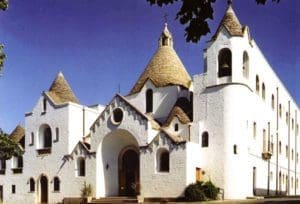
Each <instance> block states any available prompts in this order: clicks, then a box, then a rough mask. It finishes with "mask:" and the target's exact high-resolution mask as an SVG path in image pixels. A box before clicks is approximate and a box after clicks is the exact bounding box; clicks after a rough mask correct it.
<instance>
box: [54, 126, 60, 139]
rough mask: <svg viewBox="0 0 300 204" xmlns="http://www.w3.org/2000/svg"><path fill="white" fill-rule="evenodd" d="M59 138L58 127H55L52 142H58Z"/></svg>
mask: <svg viewBox="0 0 300 204" xmlns="http://www.w3.org/2000/svg"><path fill="white" fill-rule="evenodd" d="M58 140H59V128H55V140H54V141H53V142H58Z"/></svg>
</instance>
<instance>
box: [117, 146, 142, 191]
mask: <svg viewBox="0 0 300 204" xmlns="http://www.w3.org/2000/svg"><path fill="white" fill-rule="evenodd" d="M139 169H140V165H139V154H138V152H137V150H136V149H133V148H125V149H124V150H123V151H121V152H120V156H119V194H120V195H121V196H134V195H137V194H139V192H140V180H139V179H140V175H139V174H140V172H139Z"/></svg>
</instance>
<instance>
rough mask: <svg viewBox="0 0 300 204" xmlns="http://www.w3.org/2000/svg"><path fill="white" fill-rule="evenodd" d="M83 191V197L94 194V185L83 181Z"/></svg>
mask: <svg viewBox="0 0 300 204" xmlns="http://www.w3.org/2000/svg"><path fill="white" fill-rule="evenodd" d="M80 191H81V197H82V198H86V197H89V196H91V195H92V186H91V184H87V183H86V182H84V183H83V186H82V189H80Z"/></svg>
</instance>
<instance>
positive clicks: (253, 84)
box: [0, 6, 300, 203]
mask: <svg viewBox="0 0 300 204" xmlns="http://www.w3.org/2000/svg"><path fill="white" fill-rule="evenodd" d="M224 19H227V21H222V22H221V24H220V26H219V28H218V31H217V32H216V34H215V35H214V37H213V38H212V40H211V41H209V42H208V43H207V49H206V50H205V53H204V59H205V73H202V74H199V75H195V76H193V79H191V78H190V77H189V76H188V74H187V75H186V76H184V77H183V78H180V76H176V74H177V73H169V71H170V70H171V68H170V67H167V66H166V67H165V65H166V64H168V66H174V67H176V69H177V70H178V73H179V72H181V73H184V74H185V73H186V72H185V68H184V66H183V65H182V64H181V63H180V59H179V58H178V56H177V55H176V53H175V51H174V50H173V38H172V36H171V34H170V32H169V31H168V30H167V27H165V29H164V31H163V33H162V35H161V37H160V40H159V47H158V51H157V53H156V55H155V59H159V61H158V62H157V61H154V62H153V61H151V63H150V64H149V65H148V66H147V68H146V69H145V70H146V71H145V72H144V73H143V75H142V76H141V77H140V79H139V80H138V82H137V84H136V85H135V87H134V89H133V91H132V92H131V93H130V94H129V95H127V96H126V97H123V96H120V95H118V94H117V95H116V96H115V97H114V98H113V99H112V100H111V102H110V103H109V104H108V105H107V106H106V107H102V106H94V107H87V106H83V105H80V104H79V103H77V101H76V98H74V96H73V95H72V93H71V90H70V89H68V87H63V88H62V84H63V86H68V85H66V84H67V82H65V81H64V79H63V76H62V74H59V75H58V77H57V79H56V80H55V82H53V84H52V86H51V88H50V90H49V92H44V93H43V94H42V96H41V97H40V99H39V100H38V102H37V104H36V105H35V107H34V108H33V110H32V111H31V112H30V113H27V114H26V117H25V153H24V155H23V165H22V167H21V173H20V171H19V172H15V171H13V170H11V167H13V162H15V160H14V159H11V160H8V161H6V165H4V164H3V163H1V164H0V167H1V168H0V172H2V174H0V187H1V188H0V191H1V190H2V199H3V201H4V203H20V202H23V203H40V202H46V203H57V202H61V201H62V199H63V198H64V197H80V189H81V188H82V185H83V183H84V182H86V183H88V184H91V186H92V189H93V192H92V196H93V197H96V198H99V197H108V196H119V195H136V194H138V193H139V194H141V195H142V196H144V197H145V198H151V197H180V196H183V195H184V189H185V187H186V186H187V185H189V184H190V183H194V182H195V181H196V180H199V179H200V180H204V181H205V180H211V181H212V182H213V183H215V184H216V185H217V186H218V187H220V188H222V189H223V192H224V196H225V198H226V199H237V198H246V197H249V196H250V197H251V196H259V195H268V194H269V195H274V194H275V193H277V194H287V195H296V194H297V195H299V193H300V189H299V179H300V165H299V152H300V151H299V149H300V147H299V146H300V145H299V144H300V142H299V123H300V112H299V108H298V106H297V104H296V103H295V102H294V101H293V99H292V97H291V96H290V95H289V93H288V91H287V90H286V89H285V87H284V85H283V84H282V82H281V81H280V79H279V78H278V77H277V76H276V74H275V73H274V72H273V70H272V68H271V67H270V65H269V64H268V62H267V60H266V59H265V58H264V56H263V54H262V52H261V51H260V50H259V48H258V46H257V45H256V43H255V42H254V40H253V39H252V38H251V36H250V33H249V29H248V28H247V27H242V26H241V25H240V23H239V22H238V19H237V18H236V16H235V14H234V11H233V10H232V8H231V6H229V8H228V9H227V11H226V13H225V16H224ZM228 19H229V21H228ZM230 23H231V24H232V25H235V27H231V26H228V24H230ZM174 53H175V54H174ZM172 63H173V64H172ZM155 69H159V71H160V73H159V74H160V75H159V76H158V75H157V76H156V75H155V74H153V73H155V71H156V70H155ZM161 73H162V74H161ZM172 75H174V76H175V77H172ZM166 76H167V77H166ZM176 77H177V78H180V79H178V80H179V81H178V82H177V81H176V80H175V79H176ZM180 80H181V81H180ZM57 81H59V82H57ZM61 81H63V82H61ZM61 83H62V84H61ZM53 87H54V88H53ZM65 95H67V97H64V96H65ZM49 130H50V131H49ZM49 132H50V133H49ZM49 134H50V137H49ZM49 138H50V139H49ZM1 170H2V171H1ZM3 170H4V173H3ZM196 172H197V175H198V178H197V176H196ZM199 174H200V177H199ZM31 179H33V181H34V183H33V185H32V186H33V187H34V189H31V188H30V186H31V182H32V181H31ZM57 181H59V182H57ZM57 185H58V186H57ZM13 186H14V187H13ZM13 191H14V192H13ZM0 193H1V192H0ZM0 195H1V194H0Z"/></svg>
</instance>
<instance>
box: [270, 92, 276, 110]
mask: <svg viewBox="0 0 300 204" xmlns="http://www.w3.org/2000/svg"><path fill="white" fill-rule="evenodd" d="M271 106H272V109H273V110H274V108H275V98H274V94H272V97H271Z"/></svg>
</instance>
